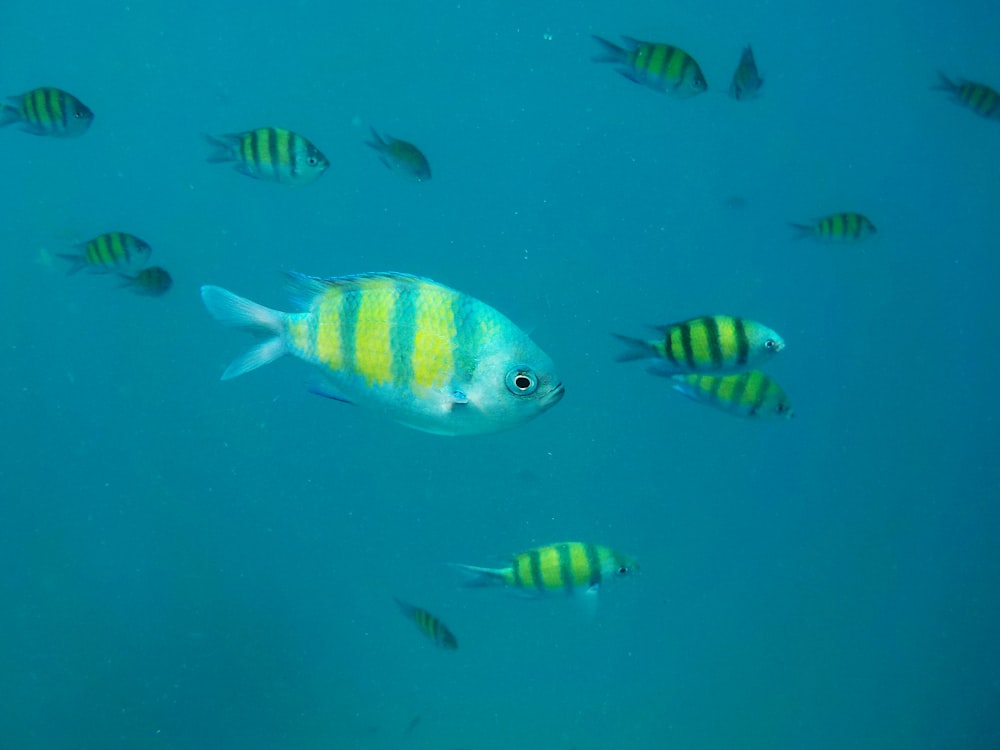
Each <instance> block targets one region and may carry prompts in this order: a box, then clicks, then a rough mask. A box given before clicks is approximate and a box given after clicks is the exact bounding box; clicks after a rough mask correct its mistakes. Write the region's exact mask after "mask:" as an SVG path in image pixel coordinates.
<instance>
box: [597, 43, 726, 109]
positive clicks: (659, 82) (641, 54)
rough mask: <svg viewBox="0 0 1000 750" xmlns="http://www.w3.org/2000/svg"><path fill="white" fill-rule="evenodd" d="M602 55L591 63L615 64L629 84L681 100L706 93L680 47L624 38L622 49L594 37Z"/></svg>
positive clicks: (704, 84) (692, 61) (691, 61)
mask: <svg viewBox="0 0 1000 750" xmlns="http://www.w3.org/2000/svg"><path fill="white" fill-rule="evenodd" d="M594 39H596V40H597V42H598V43H599V44H600V45H601V46H602V47H603V48H604V54H602V55H598V56H596V57H594V58H593V60H594V62H609V63H617V64H618V65H620V66H621V67H619V68H618V69H617V70H618V72H619V73H621V74H622V75H623V76H625V77H626V78H628V79H629V80H630V81H634V82H635V83H638V84H640V85H642V86H648V87H649V88H651V89H654V90H656V91H662V92H663V93H666V94H672V95H673V96H675V97H678V98H681V99H684V98H687V97H691V96H695V95H696V94H701V93H703V92H704V91H706V90H708V83H707V82H706V81H705V76H704V74H703V73H702V72H701V67H699V65H698V63H697V61H696V60H695V59H694V58H693V57H691V55H689V54H688V53H687V52H685V51H684V50H682V49H681V48H680V47H674V46H672V45H670V44H660V43H658V42H641V41H639V40H638V39H632V38H630V37H627V36H623V37H622V39H623V40H624V41H625V47H619V46H618V45H617V44H615V43H614V42H609V41H608V40H607V39H602V38H601V37H599V36H595V37H594Z"/></svg>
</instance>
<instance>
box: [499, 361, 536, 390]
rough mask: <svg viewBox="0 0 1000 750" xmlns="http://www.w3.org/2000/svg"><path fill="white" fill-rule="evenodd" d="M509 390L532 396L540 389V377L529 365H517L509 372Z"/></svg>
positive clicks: (507, 379)
mask: <svg viewBox="0 0 1000 750" xmlns="http://www.w3.org/2000/svg"><path fill="white" fill-rule="evenodd" d="M506 381H507V390H508V391H510V392H511V393H513V394H514V395H515V396H530V395H531V394H532V393H534V392H535V391H536V390H538V378H536V377H535V373H533V372H532V371H531V370H530V369H528V368H527V367H515V368H514V369H512V370H510V371H509V372H508V373H507V378H506Z"/></svg>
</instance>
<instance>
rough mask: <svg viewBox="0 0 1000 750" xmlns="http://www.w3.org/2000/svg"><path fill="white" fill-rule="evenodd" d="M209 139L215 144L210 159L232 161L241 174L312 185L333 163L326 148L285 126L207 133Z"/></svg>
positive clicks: (221, 161)
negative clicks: (322, 148) (324, 149)
mask: <svg viewBox="0 0 1000 750" xmlns="http://www.w3.org/2000/svg"><path fill="white" fill-rule="evenodd" d="M205 140H206V141H208V143H209V145H211V146H213V147H214V148H215V151H213V152H212V154H211V155H209V157H208V161H210V162H213V163H232V165H233V168H234V169H235V170H236V171H237V172H239V173H240V174H245V175H246V176H247V177H253V178H255V179H258V180H266V181H268V182H278V183H281V184H283V185H308V184H309V183H311V182H315V181H316V180H318V179H319V178H320V176H321V175H322V174H323V172H325V171H326V168H327V167H329V166H330V162H329V161H327V158H326V157H325V156H323V154H322V152H320V150H319V149H318V148H316V147H315V146H314V145H312V144H311V143H310V142H309V141H308V140H306V139H305V138H303V137H302V136H301V135H298V134H297V133H293V132H292V131H291V130H284V129H282V128H257V129H256V130H248V131H247V132H245V133H226V134H225V135H219V136H215V135H205Z"/></svg>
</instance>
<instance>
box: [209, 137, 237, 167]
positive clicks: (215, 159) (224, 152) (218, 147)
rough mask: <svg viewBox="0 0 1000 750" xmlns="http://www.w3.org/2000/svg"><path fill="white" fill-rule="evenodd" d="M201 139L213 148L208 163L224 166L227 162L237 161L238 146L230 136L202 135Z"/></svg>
mask: <svg viewBox="0 0 1000 750" xmlns="http://www.w3.org/2000/svg"><path fill="white" fill-rule="evenodd" d="M201 137H202V138H204V139H205V142H206V143H207V144H208V145H209V146H211V147H212V153H210V154H209V155H208V159H207V160H208V161H209V162H210V163H212V164H222V163H225V162H232V161H237V158H236V145H237V144H234V143H233V142H232V136H229V135H219V136H216V135H209V134H208V133H202V134H201Z"/></svg>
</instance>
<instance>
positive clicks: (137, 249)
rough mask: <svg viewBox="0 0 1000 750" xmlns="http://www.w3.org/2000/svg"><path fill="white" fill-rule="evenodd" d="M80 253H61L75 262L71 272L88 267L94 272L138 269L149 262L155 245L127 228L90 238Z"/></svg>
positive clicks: (81, 247)
mask: <svg viewBox="0 0 1000 750" xmlns="http://www.w3.org/2000/svg"><path fill="white" fill-rule="evenodd" d="M79 247H80V252H78V253H59V257H60V258H62V259H63V260H68V261H69V262H70V263H71V264H72V265H71V266H70V269H69V273H76V272H77V271H81V270H83V269H86V270H87V271H89V272H91V273H124V274H131V273H136V272H138V271H139V270H141V269H142V268H144V267H145V265H146V264H147V263H148V262H149V256H150V254H152V252H153V248H151V247H150V246H149V243H148V242H146V241H145V240H143V239H141V238H139V237H136V236H135V235H134V234H128V233H127V232H107V233H106V234H101V235H98V236H97V237H94V239H92V240H87V241H86V242H84V243H82V244H81V245H80V246H79Z"/></svg>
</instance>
